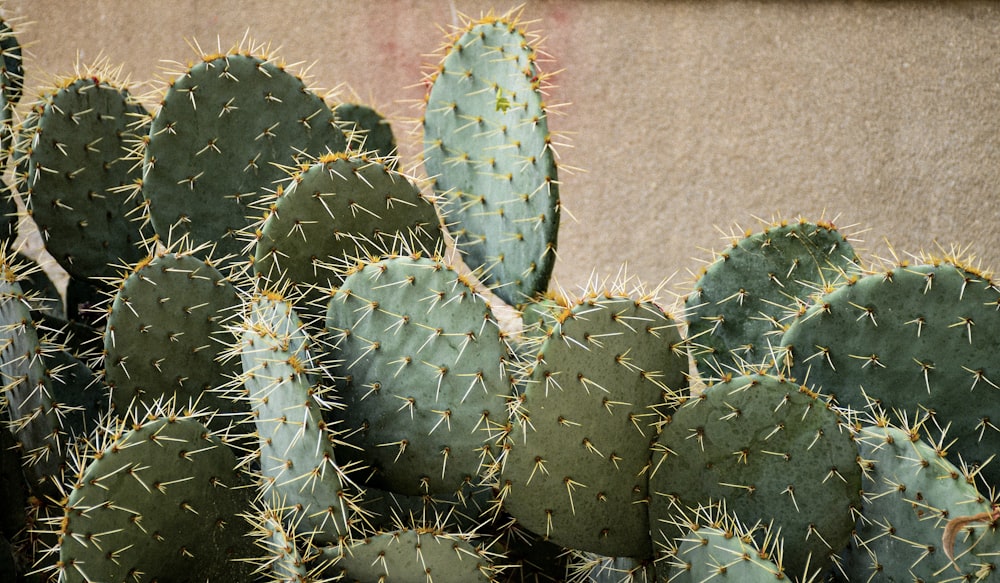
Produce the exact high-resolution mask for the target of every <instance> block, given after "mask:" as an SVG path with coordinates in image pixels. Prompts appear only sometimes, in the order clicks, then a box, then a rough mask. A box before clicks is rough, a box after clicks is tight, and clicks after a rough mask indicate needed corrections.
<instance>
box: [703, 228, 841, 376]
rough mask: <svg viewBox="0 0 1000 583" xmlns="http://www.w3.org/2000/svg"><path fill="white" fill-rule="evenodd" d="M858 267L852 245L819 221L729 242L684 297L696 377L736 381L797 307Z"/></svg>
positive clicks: (765, 355) (766, 354) (763, 357)
mask: <svg viewBox="0 0 1000 583" xmlns="http://www.w3.org/2000/svg"><path fill="white" fill-rule="evenodd" d="M856 262H857V257H856V255H855V253H854V249H853V248H852V246H851V244H850V243H849V242H848V241H847V239H846V238H845V237H844V236H843V235H842V234H841V233H840V232H839V231H837V230H836V228H835V227H834V226H833V225H831V224H829V223H824V222H820V223H818V224H814V223H810V222H806V221H796V222H791V223H778V224H774V225H772V226H769V227H768V228H766V229H764V230H763V231H761V232H759V233H754V234H752V235H751V234H748V235H747V236H745V237H744V238H742V239H739V240H734V241H733V242H732V244H731V246H730V247H729V248H728V249H726V250H725V251H722V252H720V253H718V255H717V257H716V259H715V261H714V262H712V264H711V265H709V266H707V267H706V268H705V269H704V270H703V271H702V273H701V276H700V277H699V278H698V280H697V281H696V282H695V284H694V291H693V292H692V293H690V294H689V295H688V296H687V297H686V298H685V307H686V312H687V315H686V319H687V321H688V338H689V339H690V342H691V345H692V350H691V352H692V354H693V355H694V358H695V363H696V364H697V365H698V371H699V373H700V374H701V375H702V376H704V377H708V378H719V377H723V376H725V375H727V374H728V375H730V376H732V375H739V374H742V372H743V371H744V370H746V369H747V367H748V365H749V366H752V365H758V364H761V363H763V362H765V361H767V360H768V359H769V358H771V351H770V347H771V346H772V345H775V346H776V345H777V344H778V343H779V335H780V334H781V332H782V330H783V329H784V327H785V326H786V325H787V321H788V320H789V319H790V318H792V317H794V316H795V315H796V313H797V312H798V310H799V308H800V306H802V305H805V304H807V303H809V299H808V298H809V297H810V296H811V295H814V294H817V293H820V292H822V291H824V290H826V289H828V288H830V287H831V286H833V285H836V284H837V283H838V282H841V281H843V280H844V279H845V275H847V274H853V273H856V272H857V271H858V268H857V266H856Z"/></svg>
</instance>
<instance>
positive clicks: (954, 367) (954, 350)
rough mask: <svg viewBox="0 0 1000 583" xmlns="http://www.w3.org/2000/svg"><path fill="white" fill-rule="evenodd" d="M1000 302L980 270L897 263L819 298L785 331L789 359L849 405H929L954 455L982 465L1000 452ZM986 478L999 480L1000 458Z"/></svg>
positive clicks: (794, 370)
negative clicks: (999, 421) (999, 412)
mask: <svg viewBox="0 0 1000 583" xmlns="http://www.w3.org/2000/svg"><path fill="white" fill-rule="evenodd" d="M998 307H1000V290H998V289H997V287H996V286H995V284H994V283H993V282H991V281H990V280H989V278H988V277H986V276H985V275H984V274H982V273H980V272H978V271H977V270H973V269H966V268H963V267H961V266H959V265H955V264H953V263H950V262H944V261H942V262H936V263H931V264H925V265H913V266H897V267H893V268H891V269H888V270H886V271H885V272H883V273H874V274H871V275H868V276H866V277H863V278H861V279H859V280H858V281H857V283H854V284H853V285H849V286H845V287H842V288H840V289H837V290H835V291H834V292H832V293H830V294H828V295H826V296H825V297H823V298H822V299H820V300H818V301H817V304H816V305H815V306H813V307H812V308H810V309H809V310H808V311H806V312H805V313H804V314H803V315H802V316H801V317H799V318H798V319H797V320H796V321H795V322H793V323H792V324H791V326H789V328H788V331H787V332H786V333H785V335H784V337H783V338H782V341H781V346H782V349H783V353H782V357H783V362H784V365H785V366H786V367H788V373H789V374H790V375H791V376H793V377H795V378H797V379H800V380H808V383H809V384H810V386H814V387H816V388H817V389H819V390H822V391H823V392H824V393H828V394H830V395H832V396H833V397H834V398H836V400H837V402H838V403H839V404H840V405H842V406H845V407H851V408H854V409H857V410H864V409H865V407H866V406H867V404H868V399H869V398H870V399H874V400H876V401H878V402H879V403H880V404H881V406H882V407H884V408H885V409H886V410H899V411H909V412H912V411H919V410H926V411H932V412H933V413H934V415H935V419H936V422H937V423H938V424H939V425H940V426H942V427H944V426H948V427H949V430H948V438H949V440H954V441H955V443H954V445H953V446H952V447H950V448H949V449H950V451H951V452H952V455H953V456H956V455H961V457H962V460H963V461H964V462H965V463H967V464H970V465H971V466H976V465H979V464H982V463H984V462H985V461H986V460H987V459H989V458H990V457H992V456H993V455H994V454H996V452H997V451H1000V431H998V430H997V428H996V427H997V420H996V417H995V410H996V408H997V406H998V404H1000V361H998V359H997V354H1000V333H998V332H997V331H998V330H1000V310H998ZM991 417H993V418H992V420H991ZM952 461H953V463H956V464H957V463H958V462H957V458H953V460H952ZM983 477H984V478H985V479H986V481H987V482H988V483H991V484H997V483H1000V464H995V463H993V464H989V465H987V466H986V467H985V468H984V469H983Z"/></svg>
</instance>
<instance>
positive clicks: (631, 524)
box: [498, 293, 687, 558]
mask: <svg viewBox="0 0 1000 583" xmlns="http://www.w3.org/2000/svg"><path fill="white" fill-rule="evenodd" d="M681 345H682V342H681V337H680V333H679V332H678V330H677V323H676V322H675V321H673V320H672V319H670V318H669V317H668V316H667V315H666V314H665V313H664V312H663V311H662V310H661V309H660V308H659V307H658V306H656V305H655V304H654V303H652V302H651V301H645V300H637V299H633V298H630V297H627V296H622V295H617V294H612V293H607V294H596V293H595V294H588V295H587V296H585V297H584V298H582V299H581V300H579V301H578V302H577V303H576V304H575V305H573V306H572V307H571V308H565V309H564V310H563V313H562V314H561V315H560V317H559V323H558V324H557V325H556V326H555V327H554V328H553V329H552V330H551V331H550V332H549V333H548V337H547V338H546V339H545V341H544V342H541V343H540V345H538V347H537V352H536V354H535V358H534V361H533V362H531V363H530V367H529V369H528V370H527V371H526V372H525V376H526V383H525V389H524V390H523V393H522V394H520V395H519V396H518V397H517V398H516V399H514V401H513V404H512V407H513V411H514V413H513V427H512V430H511V432H510V439H509V443H508V445H507V447H506V448H505V449H506V451H505V454H504V457H503V458H502V459H501V460H500V462H499V465H500V468H501V471H500V475H499V482H498V487H499V489H500V498H501V500H502V501H503V506H504V508H505V509H506V510H507V511H508V512H509V513H510V514H511V515H513V516H514V517H515V518H517V519H518V521H519V522H520V523H521V525H523V526H524V527H525V528H527V529H528V530H532V531H534V532H536V533H538V534H540V535H545V536H546V538H548V539H550V540H552V541H553V542H556V543H558V544H561V545H563V546H565V547H569V548H573V549H579V550H584V551H592V552H596V553H600V554H602V555H606V556H614V557H625V556H628V557H640V558H645V557H649V556H650V555H651V553H652V549H651V548H650V539H649V505H648V496H649V492H648V488H647V480H648V476H649V463H650V455H649V447H650V443H651V442H652V441H653V439H654V436H655V433H656V431H655V425H656V424H657V423H658V422H660V421H661V420H662V415H664V414H665V413H666V411H662V412H660V411H658V410H657V408H658V407H662V406H664V405H665V404H666V403H667V402H669V401H671V400H675V399H676V396H677V394H678V393H679V392H680V391H681V389H682V388H683V385H684V379H685V376H684V374H685V373H686V371H687V356H686V353H685V352H684V351H683V350H681V349H680V346H681Z"/></svg>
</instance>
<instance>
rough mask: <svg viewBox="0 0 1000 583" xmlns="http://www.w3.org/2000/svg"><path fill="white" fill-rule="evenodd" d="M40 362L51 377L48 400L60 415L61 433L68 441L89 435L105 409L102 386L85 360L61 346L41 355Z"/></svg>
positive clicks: (106, 401) (104, 394) (105, 402)
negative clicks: (49, 397)
mask: <svg viewBox="0 0 1000 583" xmlns="http://www.w3.org/2000/svg"><path fill="white" fill-rule="evenodd" d="M44 362H45V367H46V374H47V375H48V376H49V378H50V379H51V385H52V401H53V402H54V403H56V404H57V406H58V408H59V415H60V416H61V418H62V432H63V433H65V434H66V435H67V436H69V437H68V439H69V441H73V440H75V439H77V438H81V437H86V436H88V435H90V433H91V432H92V431H93V430H94V429H96V428H97V427H98V426H99V424H100V422H101V419H103V418H104V416H105V415H106V414H107V412H108V394H107V391H106V387H105V386H104V385H103V384H102V383H101V382H100V381H99V379H98V377H97V375H96V374H95V373H94V371H93V370H91V369H90V368H89V367H88V366H87V364H86V363H85V362H83V361H82V360H81V359H79V358H77V356H76V355H74V354H73V353H72V352H70V351H69V350H66V349H65V348H58V349H56V350H52V351H51V352H49V353H48V354H45V355H44Z"/></svg>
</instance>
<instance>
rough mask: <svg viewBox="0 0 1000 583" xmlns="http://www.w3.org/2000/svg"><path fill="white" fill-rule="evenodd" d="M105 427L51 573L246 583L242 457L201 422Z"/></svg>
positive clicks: (89, 579) (73, 497)
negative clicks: (239, 469)
mask: <svg viewBox="0 0 1000 583" xmlns="http://www.w3.org/2000/svg"><path fill="white" fill-rule="evenodd" d="M152 417H154V418H153V419H149V418H147V417H145V416H137V417H135V418H133V419H132V420H131V421H132V423H131V424H130V425H131V428H130V429H128V430H126V429H125V426H122V425H119V426H116V427H111V428H108V430H109V432H110V434H109V435H108V437H107V438H106V442H105V443H104V444H103V447H101V448H100V450H99V451H93V452H90V454H89V459H86V460H85V461H86V465H85V467H83V468H81V472H80V475H79V476H78V478H77V480H76V482H75V483H74V484H72V489H71V490H70V493H69V497H68V500H67V501H66V505H65V516H64V517H63V518H62V521H61V525H60V529H59V562H58V563H57V564H56V566H55V569H56V571H57V573H58V575H59V580H60V581H65V582H66V583H76V582H81V583H98V582H105V581H132V580H138V581H176V582H190V583H196V582H197V583H200V582H203V581H206V580H207V581H233V582H241V581H250V580H251V577H250V571H251V570H252V567H251V565H250V564H249V563H247V562H245V561H246V559H247V558H249V557H253V556H255V555H256V552H257V551H256V550H255V549H254V548H253V542H252V541H251V540H250V539H249V538H248V537H247V536H246V534H247V531H248V530H249V528H248V527H247V525H246V523H245V521H244V520H243V518H241V516H240V514H241V513H242V512H244V511H245V509H246V508H247V506H248V504H249V498H248V496H249V493H250V490H249V489H247V488H245V487H243V486H244V484H245V482H244V479H243V476H241V475H240V474H239V472H238V470H236V469H234V468H235V467H236V465H237V460H236V456H235V455H234V453H233V452H232V450H231V449H230V448H229V447H228V446H226V445H225V444H224V443H223V442H222V441H221V440H220V439H219V438H218V437H216V436H214V435H212V434H211V433H210V432H209V430H208V429H207V428H206V427H205V426H204V425H202V424H201V423H200V422H199V421H198V420H197V419H196V418H190V417H179V416H176V415H173V414H170V413H163V414H155V415H152Z"/></svg>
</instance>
